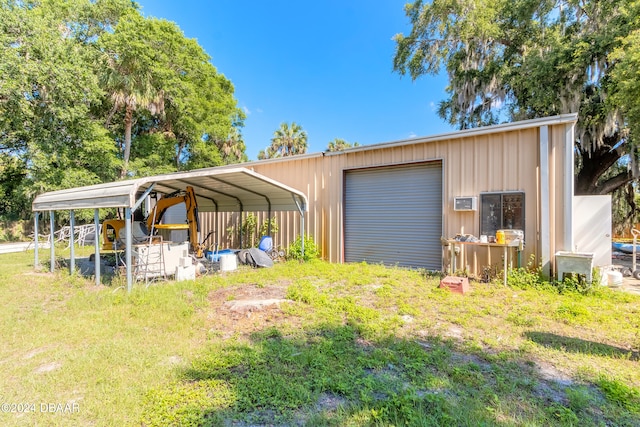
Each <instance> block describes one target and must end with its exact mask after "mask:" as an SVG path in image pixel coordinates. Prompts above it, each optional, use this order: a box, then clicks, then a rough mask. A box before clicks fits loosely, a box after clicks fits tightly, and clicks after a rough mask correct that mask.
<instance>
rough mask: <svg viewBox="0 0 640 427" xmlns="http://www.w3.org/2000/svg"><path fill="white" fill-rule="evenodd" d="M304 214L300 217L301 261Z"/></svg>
mask: <svg viewBox="0 0 640 427" xmlns="http://www.w3.org/2000/svg"><path fill="white" fill-rule="evenodd" d="M304 234H305V233H304V212H303V213H302V214H301V215H300V252H302V259H304Z"/></svg>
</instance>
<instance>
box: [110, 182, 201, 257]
mask: <svg viewBox="0 0 640 427" xmlns="http://www.w3.org/2000/svg"><path fill="white" fill-rule="evenodd" d="M180 203H184V205H185V208H186V211H187V228H188V230H189V244H190V246H191V251H192V253H194V254H195V255H196V257H198V258H202V256H203V251H204V244H201V243H200V242H198V232H199V231H200V220H199V218H198V202H197V200H196V194H195V192H194V191H193V187H191V186H189V187H187V188H186V189H185V190H179V191H175V192H173V193H170V194H167V195H165V196H164V197H162V198H161V199H160V200H158V201H157V202H156V204H155V206H154V207H153V209H152V210H151V212H150V213H149V216H147V218H146V220H145V224H146V226H147V232H148V233H151V232H152V231H153V230H154V229H155V228H156V226H157V225H158V224H160V222H161V221H162V217H163V216H164V214H165V213H166V211H167V209H169V208H170V207H171V206H175V205H178V204H180ZM122 228H124V220H120V219H114V220H107V221H105V222H104V223H103V226H102V240H103V248H102V249H103V250H112V249H113V243H114V242H115V241H117V240H119V239H120V238H121V236H120V230H121V229H122Z"/></svg>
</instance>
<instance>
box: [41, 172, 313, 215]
mask: <svg viewBox="0 0 640 427" xmlns="http://www.w3.org/2000/svg"><path fill="white" fill-rule="evenodd" d="M151 185H154V188H153V191H156V192H158V193H162V194H167V193H171V192H173V191H176V190H183V189H185V188H186V187H187V186H191V187H193V188H194V190H195V193H196V197H197V199H198V210H199V211H200V212H238V211H268V210H271V211H296V212H298V211H300V210H301V209H302V211H306V210H307V208H308V206H307V205H308V203H307V197H306V196H305V194H304V193H302V192H301V191H298V190H296V189H294V188H291V187H288V186H286V185H284V184H282V183H280V182H278V181H275V180H273V179H271V178H267V177H266V176H264V175H260V174H258V173H256V172H253V171H251V170H249V169H246V168H241V167H235V168H209V169H199V170H196V171H190V172H177V173H172V174H166V175H157V176H150V177H144V178H138V179H132V180H127V181H117V182H109V183H105V184H98V185H90V186H86V187H76V188H70V189H66V190H59V191H52V192H49V193H44V194H40V195H39V196H37V197H36V198H35V200H34V201H33V204H32V209H33V210H34V211H55V210H74V209H95V208H113V207H116V208H130V207H133V206H134V205H135V203H136V197H137V196H138V195H139V194H140V193H142V192H144V191H145V190H146V189H148V188H149V187H150V186H151Z"/></svg>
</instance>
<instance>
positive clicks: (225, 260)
mask: <svg viewBox="0 0 640 427" xmlns="http://www.w3.org/2000/svg"><path fill="white" fill-rule="evenodd" d="M237 268H238V257H237V256H236V254H221V255H220V271H233V270H236V269H237Z"/></svg>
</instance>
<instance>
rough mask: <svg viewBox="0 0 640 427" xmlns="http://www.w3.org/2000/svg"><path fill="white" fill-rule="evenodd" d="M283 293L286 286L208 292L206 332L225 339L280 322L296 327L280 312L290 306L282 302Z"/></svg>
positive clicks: (238, 288)
mask: <svg viewBox="0 0 640 427" xmlns="http://www.w3.org/2000/svg"><path fill="white" fill-rule="evenodd" d="M286 292H287V285H286V284H280V285H276V286H266V287H260V286H257V285H255V284H246V285H240V286H233V287H228V288H223V289H218V290H216V291H212V292H211V293H210V294H209V297H208V299H209V302H210V312H209V314H208V316H207V320H208V322H209V328H210V331H212V332H215V333H218V334H219V335H221V336H222V337H223V338H228V337H231V336H233V335H235V334H250V333H252V332H255V331H259V330H263V329H265V328H266V327H269V326H277V325H279V324H281V323H284V322H286V323H287V324H288V325H291V324H292V322H293V323H297V320H296V319H291V318H290V317H288V316H287V315H285V313H284V312H283V310H282V306H283V304H287V303H290V302H291V301H289V300H287V299H286V298H285V295H286Z"/></svg>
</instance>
